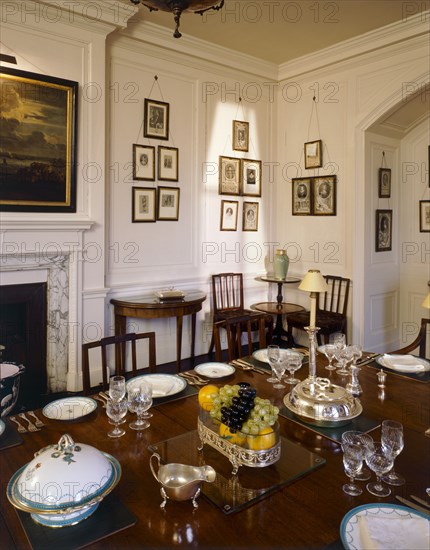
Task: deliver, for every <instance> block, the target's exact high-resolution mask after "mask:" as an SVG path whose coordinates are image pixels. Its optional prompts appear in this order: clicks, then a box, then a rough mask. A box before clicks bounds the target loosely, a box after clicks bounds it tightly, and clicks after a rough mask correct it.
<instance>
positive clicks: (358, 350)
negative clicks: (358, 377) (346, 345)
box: [351, 344, 363, 367]
mask: <svg viewBox="0 0 430 550" xmlns="http://www.w3.org/2000/svg"><path fill="white" fill-rule="evenodd" d="M351 352H352V364H353V365H354V367H355V365H356V364H357V361H358V360H359V359H360V358H361V357H362V355H363V348H362V346H360V344H354V345H352V346H351Z"/></svg>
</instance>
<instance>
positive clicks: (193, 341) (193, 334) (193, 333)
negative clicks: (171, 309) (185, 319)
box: [191, 313, 197, 361]
mask: <svg viewBox="0 0 430 550" xmlns="http://www.w3.org/2000/svg"><path fill="white" fill-rule="evenodd" d="M196 317H197V313H192V314H191V359H192V360H193V361H194V349H195V345H196Z"/></svg>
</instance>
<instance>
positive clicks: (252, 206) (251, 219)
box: [242, 201, 258, 231]
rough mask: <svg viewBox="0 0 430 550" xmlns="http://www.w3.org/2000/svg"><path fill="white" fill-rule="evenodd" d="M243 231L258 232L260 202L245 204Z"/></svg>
mask: <svg viewBox="0 0 430 550" xmlns="http://www.w3.org/2000/svg"><path fill="white" fill-rule="evenodd" d="M242 230H243V231H258V202H246V201H245V202H244V203H243V219H242Z"/></svg>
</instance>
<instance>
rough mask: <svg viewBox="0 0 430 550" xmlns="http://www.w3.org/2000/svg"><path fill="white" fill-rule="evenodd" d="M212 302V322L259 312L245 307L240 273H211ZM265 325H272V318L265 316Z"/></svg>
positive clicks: (255, 314) (212, 347) (211, 349)
mask: <svg viewBox="0 0 430 550" xmlns="http://www.w3.org/2000/svg"><path fill="white" fill-rule="evenodd" d="M212 304H213V323H214V325H215V323H218V322H219V321H226V320H229V319H238V318H239V317H242V316H247V315H248V316H253V317H256V318H258V317H259V316H260V313H259V312H256V311H253V310H251V309H245V306H244V299H243V276H242V273H218V274H215V275H212ZM266 323H267V325H269V324H270V325H273V318H272V317H271V316H266ZM214 344H215V341H214V331H213V330H212V337H211V342H210V345H209V352H208V353H209V355H210V354H211V353H212V352H213V349H214Z"/></svg>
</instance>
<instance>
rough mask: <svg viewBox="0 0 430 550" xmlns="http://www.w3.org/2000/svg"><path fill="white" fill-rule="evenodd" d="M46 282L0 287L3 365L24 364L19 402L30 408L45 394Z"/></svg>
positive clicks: (0, 328) (0, 332)
mask: <svg viewBox="0 0 430 550" xmlns="http://www.w3.org/2000/svg"><path fill="white" fill-rule="evenodd" d="M46 310H47V283H28V284H19V285H5V286H1V287H0V344H1V345H2V346H4V348H5V349H4V350H3V353H2V362H9V361H10V362H13V363H17V364H18V365H19V364H22V365H24V367H25V372H24V373H23V374H22V376H21V385H20V390H19V397H18V403H17V405H16V408H15V410H18V409H19V408H20V407H25V408H33V403H35V404H36V403H38V401H39V400H40V396H42V395H45V394H46V393H47V372H46V337H47V316H46Z"/></svg>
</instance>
